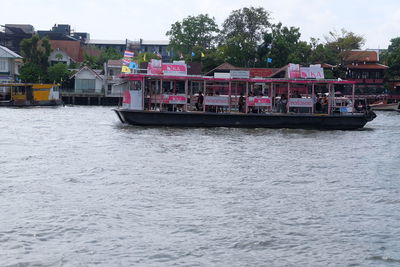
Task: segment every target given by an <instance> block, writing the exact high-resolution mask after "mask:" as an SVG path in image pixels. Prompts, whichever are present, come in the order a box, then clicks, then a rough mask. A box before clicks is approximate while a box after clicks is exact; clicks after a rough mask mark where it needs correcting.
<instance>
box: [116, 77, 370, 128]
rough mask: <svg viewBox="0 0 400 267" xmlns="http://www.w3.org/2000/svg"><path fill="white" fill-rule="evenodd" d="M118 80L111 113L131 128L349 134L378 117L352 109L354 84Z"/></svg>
mask: <svg viewBox="0 0 400 267" xmlns="http://www.w3.org/2000/svg"><path fill="white" fill-rule="evenodd" d="M121 77H122V78H123V79H124V80H125V83H126V90H125V91H124V92H123V101H122V102H123V104H122V107H119V108H117V109H114V111H115V112H116V114H117V115H118V118H119V119H120V121H121V122H122V123H126V124H131V125H139V126H179V127H242V128H303V129H339V130H352V129H360V128H363V127H364V126H365V124H366V123H367V122H369V121H372V120H373V119H374V118H375V117H376V115H375V113H374V112H373V111H371V110H368V109H363V110H358V109H357V108H356V107H355V104H354V103H355V95H354V92H355V83H354V82H353V81H343V80H325V79H318V80H317V79H288V78H281V79H272V78H271V79H269V78H232V77H209V76H190V75H166V74H165V73H163V74H160V73H158V74H153V73H150V74H148V73H135V74H123V75H121ZM335 86H340V87H341V90H343V87H350V91H351V95H350V96H349V97H347V98H345V99H346V101H343V97H342V100H340V101H339V99H338V98H335ZM318 96H319V97H318ZM322 96H323V97H322ZM318 98H324V103H320V99H318Z"/></svg>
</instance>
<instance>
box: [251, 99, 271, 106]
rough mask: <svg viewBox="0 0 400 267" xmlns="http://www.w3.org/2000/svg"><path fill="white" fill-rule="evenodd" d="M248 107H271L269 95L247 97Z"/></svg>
mask: <svg viewBox="0 0 400 267" xmlns="http://www.w3.org/2000/svg"><path fill="white" fill-rule="evenodd" d="M247 106H249V107H271V106H272V101H271V98H269V97H249V98H248V99H247Z"/></svg>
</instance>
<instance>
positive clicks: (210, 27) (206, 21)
mask: <svg viewBox="0 0 400 267" xmlns="http://www.w3.org/2000/svg"><path fill="white" fill-rule="evenodd" d="M218 32H219V29H218V25H217V23H216V22H215V19H214V18H210V17H209V16H208V15H207V14H205V15H204V14H200V15H198V16H189V17H187V18H185V19H183V20H182V22H180V21H177V22H175V23H174V24H172V25H171V29H170V30H169V31H167V33H166V35H167V36H169V38H170V44H169V46H170V48H171V49H172V50H173V51H175V53H176V54H177V55H179V56H180V54H183V55H189V56H190V55H191V53H192V52H194V49H195V48H196V50H201V51H202V52H205V51H206V50H208V49H212V48H213V47H214V45H215V43H216V38H217V33H218Z"/></svg>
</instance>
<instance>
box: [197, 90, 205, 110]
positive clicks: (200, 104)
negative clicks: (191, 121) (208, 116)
mask: <svg viewBox="0 0 400 267" xmlns="http://www.w3.org/2000/svg"><path fill="white" fill-rule="evenodd" d="M203 101H204V97H203V94H202V93H201V92H199V96H198V97H197V103H196V110H198V111H200V110H203Z"/></svg>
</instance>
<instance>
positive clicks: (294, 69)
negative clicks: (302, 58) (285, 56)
mask: <svg viewBox="0 0 400 267" xmlns="http://www.w3.org/2000/svg"><path fill="white" fill-rule="evenodd" d="M287 75H288V78H292V79H296V78H300V77H301V74H300V65H299V64H292V63H290V64H289V65H288V70H287Z"/></svg>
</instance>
